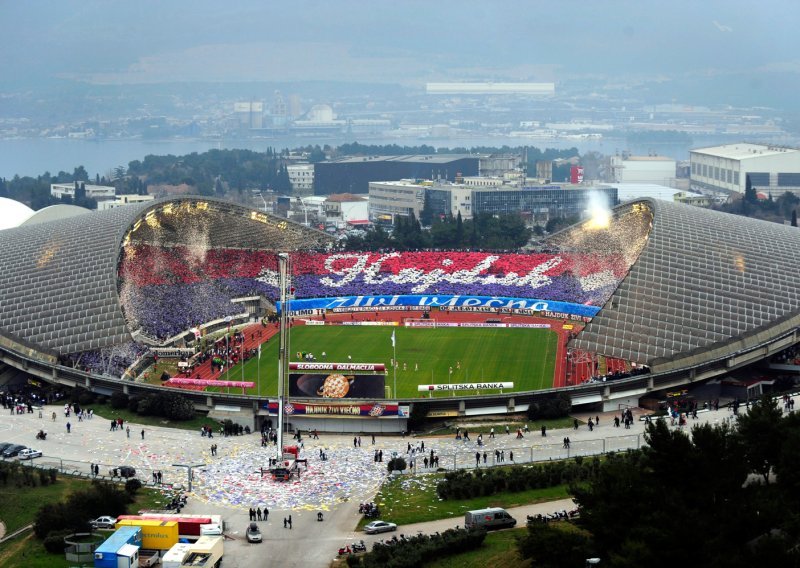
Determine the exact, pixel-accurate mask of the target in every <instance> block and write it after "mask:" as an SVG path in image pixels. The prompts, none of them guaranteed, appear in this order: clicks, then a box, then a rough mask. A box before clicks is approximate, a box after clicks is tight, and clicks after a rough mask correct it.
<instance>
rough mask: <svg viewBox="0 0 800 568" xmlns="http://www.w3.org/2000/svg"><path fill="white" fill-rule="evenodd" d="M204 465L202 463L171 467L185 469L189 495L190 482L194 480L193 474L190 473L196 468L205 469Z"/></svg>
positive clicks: (181, 464)
mask: <svg viewBox="0 0 800 568" xmlns="http://www.w3.org/2000/svg"><path fill="white" fill-rule="evenodd" d="M205 466H206V464H204V463H192V464H188V463H174V464H172V467H185V468H186V477H187V480H188V482H189V493H191V492H192V480H193V479H194V472H193V471H192V470H193V469H194V468H196V467H205Z"/></svg>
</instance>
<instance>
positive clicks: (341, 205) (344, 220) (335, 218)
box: [322, 193, 369, 229]
mask: <svg viewBox="0 0 800 568" xmlns="http://www.w3.org/2000/svg"><path fill="white" fill-rule="evenodd" d="M322 207H323V210H324V212H325V224H326V225H331V226H335V227H336V228H337V229H343V228H345V227H346V226H347V225H366V224H369V199H368V198H367V196H366V195H353V194H351V193H339V194H334V195H329V196H328V198H327V199H326V200H325V202H324V203H323V206H322Z"/></svg>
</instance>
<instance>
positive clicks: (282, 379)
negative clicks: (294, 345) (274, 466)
mask: <svg viewBox="0 0 800 568" xmlns="http://www.w3.org/2000/svg"><path fill="white" fill-rule="evenodd" d="M278 271H279V274H280V281H279V285H280V298H281V318H280V352H279V355H278V456H277V458H278V461H280V460H281V459H283V413H284V405H285V400H284V397H285V385H286V371H287V369H288V366H289V359H288V355H289V353H288V349H287V344H288V340H289V327H288V322H289V306H288V302H287V299H288V298H289V294H288V288H289V255H288V254H287V253H285V252H282V253H279V254H278Z"/></svg>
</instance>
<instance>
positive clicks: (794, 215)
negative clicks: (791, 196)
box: [792, 209, 797, 227]
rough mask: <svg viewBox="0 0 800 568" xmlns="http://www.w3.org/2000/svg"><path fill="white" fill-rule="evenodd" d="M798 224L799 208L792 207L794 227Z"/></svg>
mask: <svg viewBox="0 0 800 568" xmlns="http://www.w3.org/2000/svg"><path fill="white" fill-rule="evenodd" d="M796 226H797V209H792V227H796Z"/></svg>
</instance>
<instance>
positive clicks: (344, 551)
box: [339, 546, 353, 556]
mask: <svg viewBox="0 0 800 568" xmlns="http://www.w3.org/2000/svg"><path fill="white" fill-rule="evenodd" d="M350 554H353V551H352V550H351V549H350V547H349V546H343V547H341V548H340V549H339V556H349V555H350Z"/></svg>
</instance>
